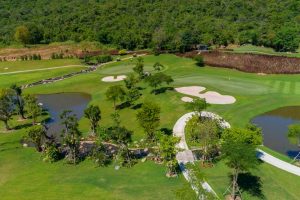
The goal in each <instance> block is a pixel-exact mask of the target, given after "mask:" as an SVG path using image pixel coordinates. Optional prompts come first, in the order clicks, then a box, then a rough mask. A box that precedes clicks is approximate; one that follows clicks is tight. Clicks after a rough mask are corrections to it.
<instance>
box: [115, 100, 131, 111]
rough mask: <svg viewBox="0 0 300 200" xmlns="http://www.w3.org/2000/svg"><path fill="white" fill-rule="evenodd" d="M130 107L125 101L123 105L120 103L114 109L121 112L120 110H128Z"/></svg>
mask: <svg viewBox="0 0 300 200" xmlns="http://www.w3.org/2000/svg"><path fill="white" fill-rule="evenodd" d="M130 106H131V104H130V103H129V102H128V101H126V102H124V103H121V104H120V105H117V106H116V108H117V110H122V109H125V108H128V107H130Z"/></svg>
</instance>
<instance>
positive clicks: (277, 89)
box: [271, 81, 280, 93]
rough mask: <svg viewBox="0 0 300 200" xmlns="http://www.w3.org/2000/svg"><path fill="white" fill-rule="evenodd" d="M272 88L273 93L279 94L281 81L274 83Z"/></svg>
mask: <svg viewBox="0 0 300 200" xmlns="http://www.w3.org/2000/svg"><path fill="white" fill-rule="evenodd" d="M272 82H273V81H272ZM271 87H272V92H274V93H276V92H278V91H279V87H280V81H274V83H273V84H272V85H271Z"/></svg>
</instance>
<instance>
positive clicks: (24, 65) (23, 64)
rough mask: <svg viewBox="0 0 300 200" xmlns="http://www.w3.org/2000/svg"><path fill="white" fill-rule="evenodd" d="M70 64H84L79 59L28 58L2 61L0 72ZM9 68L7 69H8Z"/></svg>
mask: <svg viewBox="0 0 300 200" xmlns="http://www.w3.org/2000/svg"><path fill="white" fill-rule="evenodd" d="M68 65H77V66H82V64H81V62H80V61H79V60H78V59H55V60H28V61H15V62H7V61H6V62H0V74H1V73H5V72H14V71H23V70H34V69H43V68H51V67H61V66H68ZM6 68H7V69H6Z"/></svg>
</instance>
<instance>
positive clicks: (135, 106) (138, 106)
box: [131, 103, 143, 110]
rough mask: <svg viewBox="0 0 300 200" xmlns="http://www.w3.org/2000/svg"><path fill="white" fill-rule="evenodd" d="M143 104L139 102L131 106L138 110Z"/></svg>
mask: <svg viewBox="0 0 300 200" xmlns="http://www.w3.org/2000/svg"><path fill="white" fill-rule="evenodd" d="M142 105H143V104H142V103H138V104H136V105H134V106H132V107H131V108H132V109H133V110H137V109H140V108H141V107H142Z"/></svg>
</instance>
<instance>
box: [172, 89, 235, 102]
mask: <svg viewBox="0 0 300 200" xmlns="http://www.w3.org/2000/svg"><path fill="white" fill-rule="evenodd" d="M175 90H176V91H177V92H179V93H182V94H186V95H190V96H195V97H199V98H203V99H205V100H206V102H207V103H210V104H232V103H234V102H235V101H236V99H235V98H234V97H233V96H229V95H222V94H220V93H218V92H213V91H208V92H205V93H203V94H201V93H200V92H202V91H204V90H205V88H204V87H201V86H190V87H180V88H175ZM181 100H182V101H184V102H191V101H192V100H193V99H192V98H190V97H182V98H181Z"/></svg>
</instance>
